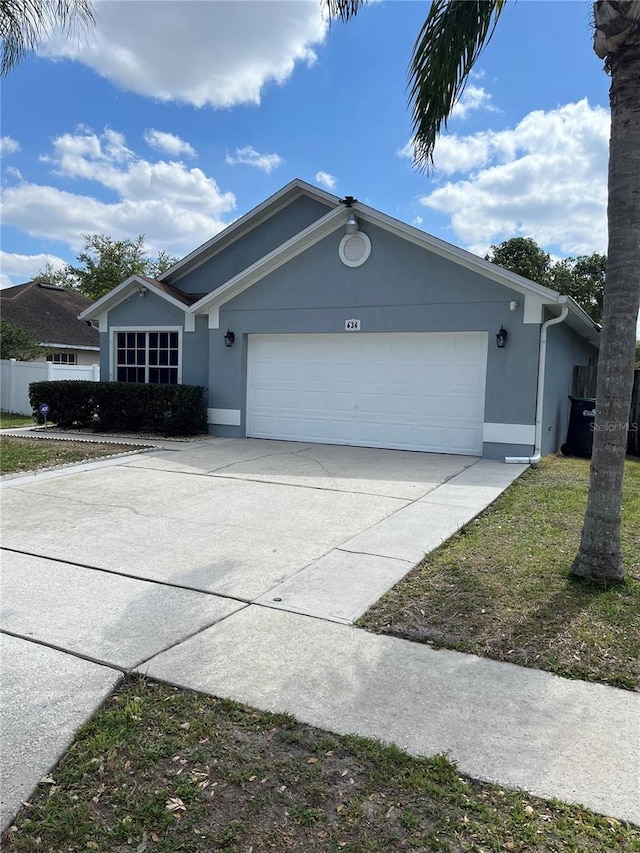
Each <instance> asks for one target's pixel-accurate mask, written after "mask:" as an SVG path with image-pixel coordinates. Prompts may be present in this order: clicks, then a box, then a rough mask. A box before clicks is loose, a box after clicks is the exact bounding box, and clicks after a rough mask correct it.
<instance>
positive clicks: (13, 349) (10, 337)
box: [0, 320, 48, 361]
mask: <svg viewBox="0 0 640 853" xmlns="http://www.w3.org/2000/svg"><path fill="white" fill-rule="evenodd" d="M47 353H48V350H47V349H46V348H45V347H42V346H40V343H39V341H37V340H36V339H35V338H34V337H33V335H32V334H31V332H29V331H28V330H27V329H23V328H22V326H16V325H14V324H13V323H7V322H6V321H5V320H0V358H17V359H18V361H33V359H34V358H38V356H40V355H46V354H47Z"/></svg>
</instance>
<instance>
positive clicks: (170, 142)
mask: <svg viewBox="0 0 640 853" xmlns="http://www.w3.org/2000/svg"><path fill="white" fill-rule="evenodd" d="M144 141H145V142H146V143H147V145H150V146H151V147H152V148H155V149H156V150H157V151H164V152H165V153H166V154H171V156H172V157H180V155H181V154H184V155H186V156H187V157H195V156H196V151H195V148H193V146H192V145H189V143H188V142H185V140H184V139H180V137H179V136H176V135H175V134H173V133H165V132H164V131H162V130H156V129H155V128H153V127H152V128H149V130H145V132H144Z"/></svg>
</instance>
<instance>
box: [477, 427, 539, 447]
mask: <svg viewBox="0 0 640 853" xmlns="http://www.w3.org/2000/svg"><path fill="white" fill-rule="evenodd" d="M484 440H485V441H492V442H495V443H496V444H531V445H532V444H533V443H534V442H535V440H536V427H535V424H485V425H484Z"/></svg>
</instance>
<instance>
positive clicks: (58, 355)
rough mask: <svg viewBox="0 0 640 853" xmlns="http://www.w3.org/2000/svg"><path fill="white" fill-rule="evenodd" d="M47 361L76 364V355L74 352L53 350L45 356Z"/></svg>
mask: <svg viewBox="0 0 640 853" xmlns="http://www.w3.org/2000/svg"><path fill="white" fill-rule="evenodd" d="M47 361H50V362H51V363H52V364H76V363H77V356H76V354H75V353H74V352H54V353H51V354H50V355H48V356H47Z"/></svg>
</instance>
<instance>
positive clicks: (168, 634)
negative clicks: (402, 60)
mask: <svg viewBox="0 0 640 853" xmlns="http://www.w3.org/2000/svg"><path fill="white" fill-rule="evenodd" d="M176 451H177V452H176ZM430 456H431V455H430V454H411V453H402V452H397V451H372V450H371V449H367V448H340V447H338V448H336V447H328V446H309V445H300V444H298V445H292V444H291V443H286V442H262V441H252V440H244V441H242V440H216V439H213V440H211V441H207V442H202V443H200V444H194V445H183V446H182V447H179V448H177V447H167V446H165V447H163V448H156V449H154V450H153V451H152V452H150V453H149V454H145V455H144V456H136V457H129V458H125V459H120V460H110V462H109V464H108V465H107V466H106V467H104V468H100V467H96V464H98V465H99V463H89V464H87V465H86V466H80V467H74V468H73V469H70V470H69V471H66V472H65V471H60V470H59V471H57V472H49V473H47V474H41V475H29V476H27V477H24V478H17V479H14V480H9V481H5V482H3V484H2V486H3V519H2V521H3V528H4V539H3V546H4V549H5V550H4V558H3V564H2V572H3V596H2V630H3V632H4V635H3V637H2V638H1V639H2V650H3V654H2V669H3V684H4V685H5V686H4V689H3V694H4V695H3V702H2V715H3V716H2V731H3V737H4V738H5V739H6V743H5V745H4V748H3V750H2V754H1V755H0V771H1V772H2V815H1V819H2V826H3V827H4V826H6V825H7V824H8V823H9V822H10V820H11V819H12V816H13V815H14V814H15V812H16V811H17V810H18V808H19V806H20V802H21V801H23V800H24V799H26V798H27V797H28V796H29V795H30V793H31V791H32V790H33V788H34V787H35V785H36V784H37V783H38V781H39V780H40V778H41V777H42V776H43V775H45V774H46V773H47V772H48V771H49V769H50V768H51V766H52V764H53V763H54V762H55V761H56V760H57V758H58V757H59V756H60V755H61V754H62V753H63V752H64V750H65V749H66V748H67V746H68V744H69V743H70V742H71V741H72V739H73V736H74V733H75V731H76V730H77V727H78V725H79V724H80V723H81V722H82V721H83V719H85V718H87V717H88V716H90V715H91V714H92V713H93V712H94V711H95V709H96V708H97V707H99V705H100V704H101V702H102V701H104V699H105V697H106V696H107V695H108V693H109V691H110V690H111V689H113V687H114V686H115V685H116V684H117V683H118V681H119V679H120V678H121V677H122V673H123V672H127V671H138V672H141V673H145V674H147V675H149V676H151V677H154V678H159V679H162V680H165V681H168V682H170V683H173V684H177V685H180V686H184V687H189V688H193V689H197V690H202V691H204V692H207V693H211V694H214V695H218V696H224V697H228V698H233V699H237V700H239V701H242V702H245V703H247V704H249V705H253V706H255V707H257V708H260V709H266V710H278V711H286V712H288V713H291V714H294V715H295V716H296V717H298V718H299V719H301V720H304V721H307V722H309V723H312V724H314V725H317V726H320V727H322V728H326V729H328V730H331V731H336V732H354V733H358V734H362V735H366V736H371V737H377V738H380V739H382V740H386V741H393V742H395V743H397V744H398V745H400V746H401V747H403V748H405V749H407V750H408V751H410V752H413V753H415V754H426V755H431V754H434V753H438V752H448V753H449V755H450V757H451V758H452V759H454V760H455V761H457V762H458V764H459V767H460V769H461V770H462V771H464V772H467V773H469V774H471V775H473V776H476V777H478V778H481V779H486V780H490V781H495V782H498V783H500V784H503V785H507V786H513V787H522V788H524V789H526V790H529V791H531V792H532V793H535V794H539V795H541V796H545V797H557V798H558V799H562V800H567V801H571V802H573V801H580V802H583V803H584V804H585V805H587V806H589V807H591V808H593V809H595V810H596V811H600V812H603V813H605V814H607V815H610V816H613V817H616V818H618V819H626V820H631V821H634V822H636V823H638V824H640V781H639V768H640V696H638V695H637V694H631V693H628V692H626V691H621V690H615V689H613V688H608V687H603V686H601V685H592V684H586V683H583V682H576V681H569V680H565V679H561V678H557V677H555V676H552V675H550V674H548V673H543V672H538V671H536V670H531V669H523V668H520V667H517V666H513V665H511V664H503V663H497V662H494V661H490V660H486V659H481V658H477V657H475V656H472V655H463V654H459V653H456V652H448V651H438V652H435V651H433V650H432V649H430V648H429V647H427V646H420V645H416V644H413V643H410V642H406V641H402V640H397V639H394V638H389V637H381V636H376V635H373V634H369V633H367V632H365V631H362V630H359V629H356V628H354V627H352V625H351V624H350V623H351V622H352V621H353V620H355V619H356V618H357V617H358V616H359V615H360V614H361V613H362V612H364V610H366V609H367V607H368V606H369V605H370V604H371V603H373V601H375V600H376V599H377V598H378V597H379V596H380V595H381V594H382V593H383V592H384V591H385V590H386V589H388V588H389V587H391V586H392V585H393V584H395V583H396V582H397V581H398V580H399V579H400V578H401V577H402V576H403V575H404V574H406V572H407V571H409V570H410V569H411V567H412V566H413V565H414V564H415V563H416V562H418V561H419V560H420V559H421V558H422V556H423V555H424V553H425V552H428V551H429V550H431V549H433V548H435V547H437V546H438V545H439V544H440V543H441V542H442V541H444V540H445V539H447V538H448V537H449V536H451V535H452V533H454V532H455V531H456V530H457V529H459V527H460V526H461V525H463V524H465V523H467V522H468V521H469V520H470V519H472V518H473V517H474V516H476V515H477V514H478V513H479V512H481V511H482V510H483V509H484V508H485V507H486V506H488V505H489V504H490V503H491V502H492V501H493V500H494V499H495V498H496V497H497V496H498V495H499V494H500V493H501V492H502V491H503V490H504V489H505V488H506V487H507V486H508V485H509V484H510V483H511V482H512V481H513V480H514V479H516V477H517V476H519V475H520V473H522V471H523V470H524V469H525V467H526V466H508V465H504V464H502V463H498V462H491V461H488V460H477V459H473V458H469V457H466V458H464V457H432V458H429V457H430ZM194 506H197V509H198V512H197V513H196V514H194V510H193V508H194ZM74 507H78V508H79V509H81V510H82V514H80V513H78V515H77V517H74V524H73V525H71V526H61V524H60V519H61V511H62V508H64V509H65V510H66V511H69V510H70V509H71V510H73V508H74ZM243 531H244V532H243ZM5 540H6V541H5ZM283 611H286V612H283ZM76 700H77V701H76Z"/></svg>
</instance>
